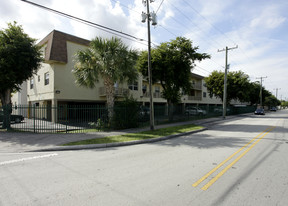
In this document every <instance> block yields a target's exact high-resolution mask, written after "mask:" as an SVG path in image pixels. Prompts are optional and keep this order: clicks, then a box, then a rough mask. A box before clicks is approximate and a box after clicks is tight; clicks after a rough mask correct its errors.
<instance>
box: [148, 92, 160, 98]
mask: <svg viewBox="0 0 288 206" xmlns="http://www.w3.org/2000/svg"><path fill="white" fill-rule="evenodd" d="M143 97H150V93H149V92H145V93H144V94H143ZM153 98H163V97H162V95H161V93H160V92H153Z"/></svg>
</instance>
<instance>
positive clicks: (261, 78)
mask: <svg viewBox="0 0 288 206" xmlns="http://www.w3.org/2000/svg"><path fill="white" fill-rule="evenodd" d="M265 78H267V77H257V78H256V79H260V108H262V81H263V79H265Z"/></svg>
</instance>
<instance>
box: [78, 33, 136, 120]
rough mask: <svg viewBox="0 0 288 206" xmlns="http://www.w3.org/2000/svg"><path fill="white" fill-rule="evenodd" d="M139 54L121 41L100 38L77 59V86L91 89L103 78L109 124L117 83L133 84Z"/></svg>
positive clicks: (93, 41) (94, 40)
mask: <svg viewBox="0 0 288 206" xmlns="http://www.w3.org/2000/svg"><path fill="white" fill-rule="evenodd" d="M137 58H138V54H137V52H136V51H135V50H132V49H128V47H127V46H126V45H125V44H124V43H123V42H122V41H121V39H119V38H114V37H112V38H111V39H103V38H101V37H96V38H95V39H93V40H92V41H91V43H90V46H89V48H87V49H86V50H82V51H78V52H77V54H76V56H75V66H74V70H73V73H74V75H75V77H76V83H77V84H78V85H80V86H84V87H87V88H95V87H96V83H97V82H99V79H100V78H102V79H103V81H104V87H105V90H106V95H107V107H108V116H109V121H111V119H112V117H113V107H114V101H115V88H114V85H115V83H122V82H124V81H128V82H133V81H134V80H135V79H137V76H138V72H137V70H136V68H135V64H136V61H137Z"/></svg>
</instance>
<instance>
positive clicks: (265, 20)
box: [250, 6, 287, 29]
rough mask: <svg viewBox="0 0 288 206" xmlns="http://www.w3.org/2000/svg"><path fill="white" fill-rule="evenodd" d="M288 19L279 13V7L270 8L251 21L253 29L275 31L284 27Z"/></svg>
mask: <svg viewBox="0 0 288 206" xmlns="http://www.w3.org/2000/svg"><path fill="white" fill-rule="evenodd" d="M286 20H287V19H286V18H285V17H283V16H282V15H281V14H280V13H279V7H278V6H268V7H266V8H264V9H263V11H262V13H261V14H260V15H259V16H257V17H255V18H254V19H252V20H251V23H250V27H251V28H262V29H275V28H277V27H279V26H280V25H282V24H283V23H284V22H285V21H286Z"/></svg>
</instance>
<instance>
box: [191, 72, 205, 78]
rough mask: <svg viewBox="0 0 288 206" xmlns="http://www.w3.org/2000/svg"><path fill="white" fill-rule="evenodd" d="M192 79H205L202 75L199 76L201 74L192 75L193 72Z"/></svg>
mask: <svg viewBox="0 0 288 206" xmlns="http://www.w3.org/2000/svg"><path fill="white" fill-rule="evenodd" d="M191 77H194V78H196V79H204V77H203V76H201V75H199V74H195V73H192V72H191Z"/></svg>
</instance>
